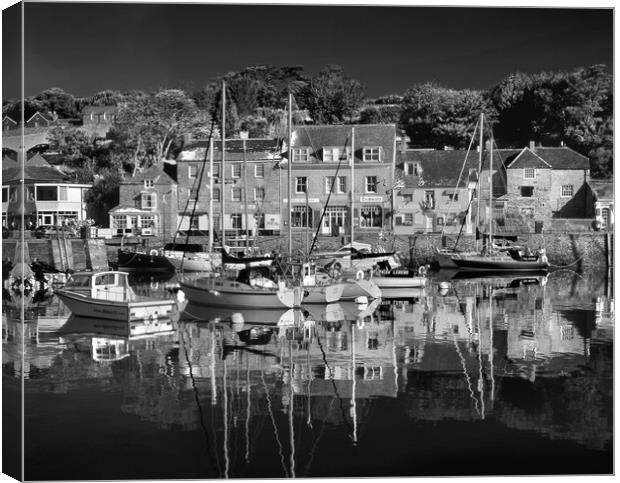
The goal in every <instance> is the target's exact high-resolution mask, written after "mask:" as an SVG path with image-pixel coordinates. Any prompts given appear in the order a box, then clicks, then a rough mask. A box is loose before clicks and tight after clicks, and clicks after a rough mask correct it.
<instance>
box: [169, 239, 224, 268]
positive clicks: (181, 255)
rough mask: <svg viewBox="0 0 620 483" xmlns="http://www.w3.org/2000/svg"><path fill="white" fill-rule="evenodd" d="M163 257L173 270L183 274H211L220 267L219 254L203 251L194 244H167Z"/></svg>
mask: <svg viewBox="0 0 620 483" xmlns="http://www.w3.org/2000/svg"><path fill="white" fill-rule="evenodd" d="M163 255H164V256H165V257H166V258H167V259H168V261H169V262H170V263H171V264H172V265H173V266H174V268H175V270H181V271H184V272H211V271H213V270H214V269H216V268H219V267H221V266H222V256H221V254H219V253H216V252H208V251H205V250H204V248H203V247H202V245H200V244H196V243H168V244H166V245H165V246H164V250H163Z"/></svg>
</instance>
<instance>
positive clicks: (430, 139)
mask: <svg viewBox="0 0 620 483" xmlns="http://www.w3.org/2000/svg"><path fill="white" fill-rule="evenodd" d="M481 112H485V113H486V114H487V115H488V116H489V117H491V118H492V117H493V114H494V112H493V109H492V108H491V106H490V105H489V103H488V102H487V100H486V99H485V97H484V95H483V92H481V91H474V90H469V89H463V90H455V89H448V88H445V87H441V86H439V85H437V84H434V83H426V84H417V85H414V86H413V87H411V88H410V89H408V90H407V92H406V93H405V96H404V99H403V105H402V111H401V115H400V125H401V127H402V128H403V129H404V130H405V131H406V133H407V135H408V136H409V137H410V138H411V143H412V144H413V145H415V146H421V147H427V148H428V147H434V148H439V149H441V148H443V147H444V146H451V147H454V148H463V147H467V146H468V144H469V142H470V140H471V136H472V133H473V130H474V126H475V125H476V122H477V120H478V117H479V116H480V113H481Z"/></svg>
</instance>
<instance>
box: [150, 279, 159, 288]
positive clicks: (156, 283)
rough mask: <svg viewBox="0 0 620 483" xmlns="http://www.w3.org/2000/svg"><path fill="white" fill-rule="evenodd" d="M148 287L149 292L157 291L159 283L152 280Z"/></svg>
mask: <svg viewBox="0 0 620 483" xmlns="http://www.w3.org/2000/svg"><path fill="white" fill-rule="evenodd" d="M149 287H150V289H151V290H158V289H159V282H158V281H157V280H152V281H151V283H150V284H149Z"/></svg>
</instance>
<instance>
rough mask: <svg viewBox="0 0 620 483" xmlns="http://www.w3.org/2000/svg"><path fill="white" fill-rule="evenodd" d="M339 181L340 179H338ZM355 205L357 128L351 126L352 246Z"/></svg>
mask: <svg viewBox="0 0 620 483" xmlns="http://www.w3.org/2000/svg"><path fill="white" fill-rule="evenodd" d="M336 182H338V180H336ZM354 206H355V128H354V127H352V128H351V248H353V240H354V237H353V229H354V225H355V222H354V216H353V214H354V212H355V209H354ZM351 266H353V257H351Z"/></svg>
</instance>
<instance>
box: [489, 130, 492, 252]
mask: <svg viewBox="0 0 620 483" xmlns="http://www.w3.org/2000/svg"><path fill="white" fill-rule="evenodd" d="M492 252H493V131H492V130H491V146H490V149H489V253H492Z"/></svg>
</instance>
